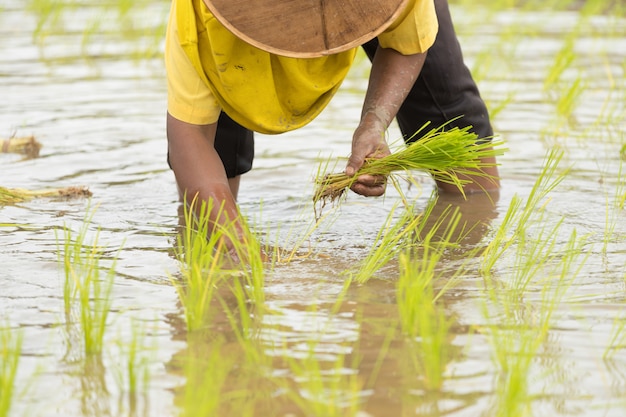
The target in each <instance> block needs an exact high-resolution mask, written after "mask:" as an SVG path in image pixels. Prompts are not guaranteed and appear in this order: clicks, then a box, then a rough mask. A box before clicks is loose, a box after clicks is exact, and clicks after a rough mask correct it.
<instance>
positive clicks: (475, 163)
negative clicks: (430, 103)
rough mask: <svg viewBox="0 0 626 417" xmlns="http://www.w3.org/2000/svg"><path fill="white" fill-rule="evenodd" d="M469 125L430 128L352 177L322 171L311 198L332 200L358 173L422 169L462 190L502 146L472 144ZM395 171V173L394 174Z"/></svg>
mask: <svg viewBox="0 0 626 417" xmlns="http://www.w3.org/2000/svg"><path fill="white" fill-rule="evenodd" d="M426 127H427V124H426V125H424V127H422V129H420V130H419V131H418V132H416V133H415V135H414V136H416V137H417V136H418V135H419V134H420V132H422V131H423V130H424V129H425V128H426ZM469 129H470V127H467V128H463V129H459V128H457V127H454V128H450V129H446V126H445V125H444V126H441V127H439V128H434V129H431V130H430V131H428V132H426V133H425V134H424V135H423V136H421V137H420V139H419V140H417V141H415V142H413V143H411V144H410V145H408V146H404V145H402V147H400V149H399V150H397V151H395V152H393V153H392V154H391V155H388V156H385V157H383V158H378V159H376V158H372V159H368V160H367V161H366V162H365V164H364V165H363V167H361V169H359V171H358V172H357V173H356V175H354V176H353V177H348V176H347V175H346V174H345V173H335V174H325V175H321V176H318V177H317V178H316V179H315V185H316V187H317V189H316V191H315V193H314V196H313V201H314V203H316V204H317V203H318V202H320V203H321V204H322V206H323V204H325V203H326V202H334V201H336V200H337V199H339V198H340V197H341V196H342V195H343V194H344V193H345V191H346V190H347V189H348V188H350V187H351V186H352V184H354V182H355V181H356V179H357V177H358V176H360V175H373V176H384V177H389V176H391V175H402V174H404V175H407V174H408V173H409V172H410V171H414V170H417V171H425V172H428V173H430V174H431V175H432V176H433V178H435V179H437V180H439V181H442V182H445V183H448V184H453V185H455V186H457V187H458V188H459V190H460V191H461V192H463V185H464V184H467V183H468V182H469V180H467V179H464V176H467V175H474V176H476V175H483V176H485V177H487V176H488V175H487V174H484V173H482V171H481V170H482V169H484V168H486V167H487V166H489V165H490V164H491V163H486V162H485V163H483V162H481V160H483V159H486V158H491V157H495V156H498V155H502V154H503V153H504V149H502V148H500V145H501V144H502V143H501V142H498V141H493V142H483V143H476V140H477V136H476V134H474V133H472V132H470V131H469ZM398 173H399V174H398Z"/></svg>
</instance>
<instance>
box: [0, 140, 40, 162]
mask: <svg viewBox="0 0 626 417" xmlns="http://www.w3.org/2000/svg"><path fill="white" fill-rule="evenodd" d="M40 149H41V143H39V142H38V141H37V140H36V139H35V137H34V136H26V137H21V138H17V137H12V138H9V139H0V152H1V153H17V154H22V155H25V156H26V158H29V159H30V158H37V157H38V156H39V150H40Z"/></svg>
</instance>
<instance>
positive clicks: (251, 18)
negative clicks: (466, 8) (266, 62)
mask: <svg viewBox="0 0 626 417" xmlns="http://www.w3.org/2000/svg"><path fill="white" fill-rule="evenodd" d="M408 1H409V0H205V3H206V4H207V6H208V7H209V10H210V11H211V13H212V14H213V15H214V16H215V17H216V18H217V19H218V20H219V21H220V23H222V24H223V25H224V26H225V27H226V28H227V29H228V30H230V31H231V32H232V33H233V34H235V36H237V37H238V38H240V39H242V40H244V41H246V42H247V43H249V44H251V45H253V46H256V47H257V48H260V49H263V50H265V51H268V52H271V53H274V54H277V55H283V56H290V57H297V58H312V57H318V56H323V55H329V54H334V53H338V52H342V51H345V50H348V49H350V48H353V47H356V46H359V45H361V44H363V43H365V42H367V41H369V40H371V39H373V38H374V37H376V36H378V35H379V34H380V33H381V32H382V31H383V30H385V29H386V28H387V27H388V26H389V25H390V24H391V23H393V21H394V20H395V19H396V18H397V17H398V16H399V15H400V13H402V11H403V10H404V8H405V7H406V5H407V3H408Z"/></svg>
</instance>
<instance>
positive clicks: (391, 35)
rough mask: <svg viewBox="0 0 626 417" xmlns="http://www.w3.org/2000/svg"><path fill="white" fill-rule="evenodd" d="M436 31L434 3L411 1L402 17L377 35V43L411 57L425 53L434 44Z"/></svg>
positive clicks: (437, 27) (430, 1)
mask: <svg viewBox="0 0 626 417" xmlns="http://www.w3.org/2000/svg"><path fill="white" fill-rule="evenodd" d="M438 29H439V24H438V22H437V14H436V12H435V3H434V1H433V0H413V1H410V2H409V4H408V5H407V7H406V9H405V10H404V12H403V13H402V15H400V17H399V18H398V19H397V20H396V21H395V22H393V23H392V24H391V26H389V27H388V28H387V29H386V30H385V31H384V32H383V33H381V34H380V35H378V41H379V42H380V46H382V47H383V48H391V49H395V50H396V51H398V52H400V53H401V54H403V55H412V54H417V53H420V52H426V51H427V50H428V48H430V47H431V46H432V44H433V43H434V42H435V37H436V36H437V30H438Z"/></svg>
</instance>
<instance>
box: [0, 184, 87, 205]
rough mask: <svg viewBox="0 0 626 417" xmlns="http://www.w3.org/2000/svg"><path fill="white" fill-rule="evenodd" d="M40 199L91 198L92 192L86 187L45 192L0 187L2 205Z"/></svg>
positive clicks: (53, 189)
mask: <svg viewBox="0 0 626 417" xmlns="http://www.w3.org/2000/svg"><path fill="white" fill-rule="evenodd" d="M38 197H63V198H76V197H91V191H89V190H88V189H87V188H86V187H66V188H49V189H45V190H26V189H23V188H6V187H0V204H13V203H20V202H22V201H26V200H30V199H32V198H38Z"/></svg>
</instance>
